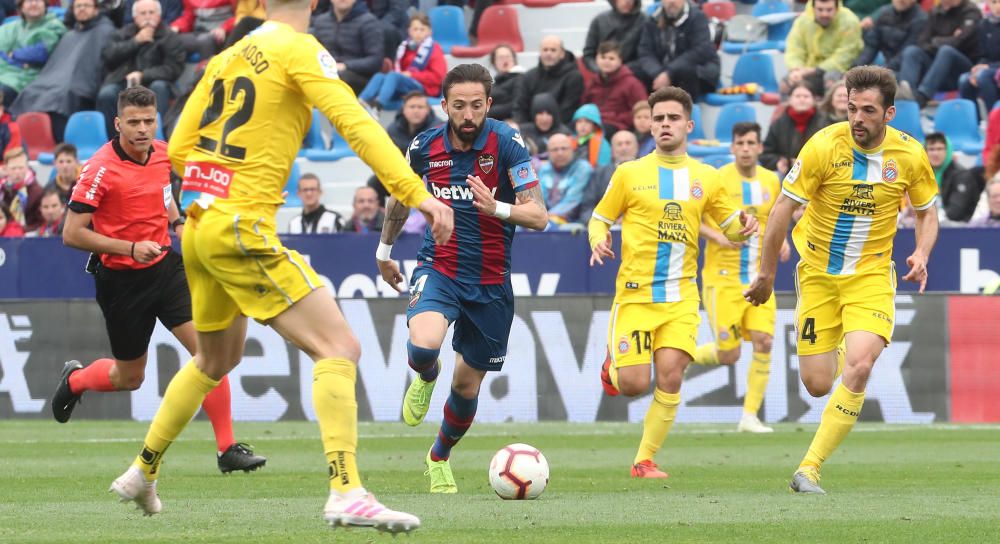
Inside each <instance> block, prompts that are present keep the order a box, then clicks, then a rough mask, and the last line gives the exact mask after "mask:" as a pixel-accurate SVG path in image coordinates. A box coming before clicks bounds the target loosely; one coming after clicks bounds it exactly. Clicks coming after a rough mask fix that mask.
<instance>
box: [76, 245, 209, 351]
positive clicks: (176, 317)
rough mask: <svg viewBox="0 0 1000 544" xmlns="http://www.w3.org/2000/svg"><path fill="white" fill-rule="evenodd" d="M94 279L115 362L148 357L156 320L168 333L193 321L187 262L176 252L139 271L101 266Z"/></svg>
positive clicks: (169, 252) (171, 252)
mask: <svg viewBox="0 0 1000 544" xmlns="http://www.w3.org/2000/svg"><path fill="white" fill-rule="evenodd" d="M94 278H95V279H94V283H95V284H96V287H97V303H98V304H99V305H100V306H101V312H103V313H104V323H105V326H106V327H107V329H108V339H109V340H110V341H111V353H112V355H114V356H115V359H118V360H120V361H131V360H132V359H138V358H139V357H141V356H142V355H143V354H145V353H146V351H147V350H148V349H149V339H150V337H151V336H152V335H153V328H154V327H156V320H157V319H159V320H160V323H163V326H164V327H166V328H167V329H173V328H174V327H177V326H178V325H183V324H184V323H187V322H188V321H191V293H190V291H188V286H187V279H186V278H185V277H184V261H183V260H182V259H181V256H180V255H178V254H177V253H176V252H175V251H168V252H167V256H166V257H164V258H163V259H162V260H161V261H160V262H158V263H156V264H154V265H153V266H150V267H149V268H143V269H139V270H111V269H109V268H105V267H103V266H98V267H97V272H96V274H95V275H94Z"/></svg>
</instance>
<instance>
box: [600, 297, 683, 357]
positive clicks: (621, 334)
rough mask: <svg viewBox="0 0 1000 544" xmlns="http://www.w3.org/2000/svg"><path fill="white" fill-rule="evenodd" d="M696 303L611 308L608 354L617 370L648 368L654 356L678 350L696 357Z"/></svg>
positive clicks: (615, 305) (662, 303) (617, 306)
mask: <svg viewBox="0 0 1000 544" xmlns="http://www.w3.org/2000/svg"><path fill="white" fill-rule="evenodd" d="M699 324H701V315H700V314H699V313H698V301H697V300H684V301H681V302H660V303H649V304H636V303H632V304H619V303H615V304H614V306H612V307H611V319H610V320H609V322H608V351H609V353H610V354H611V362H612V363H614V365H615V366H616V367H618V368H621V367H623V366H632V365H648V364H650V363H652V362H653V352H655V351H656V350H658V349H661V348H675V349H679V350H681V351H684V352H687V354H688V355H690V356H691V357H694V349H695V347H696V346H697V345H698V325H699Z"/></svg>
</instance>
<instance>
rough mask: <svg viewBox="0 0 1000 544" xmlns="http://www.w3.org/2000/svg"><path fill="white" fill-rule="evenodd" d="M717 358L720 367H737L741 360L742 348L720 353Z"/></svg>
mask: <svg viewBox="0 0 1000 544" xmlns="http://www.w3.org/2000/svg"><path fill="white" fill-rule="evenodd" d="M717 356H718V358H719V364H720V365H735V364H736V361H739V360H740V348H735V349H730V350H726V351H720V352H718V354H717Z"/></svg>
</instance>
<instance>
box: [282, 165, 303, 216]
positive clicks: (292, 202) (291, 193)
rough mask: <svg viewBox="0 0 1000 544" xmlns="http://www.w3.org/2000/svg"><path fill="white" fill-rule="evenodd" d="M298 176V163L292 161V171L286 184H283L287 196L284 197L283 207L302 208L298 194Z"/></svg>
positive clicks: (299, 173)
mask: <svg viewBox="0 0 1000 544" xmlns="http://www.w3.org/2000/svg"><path fill="white" fill-rule="evenodd" d="M300 175H301V172H300V169H299V163H298V162H296V161H292V171H291V172H290V173H289V174H288V182H287V183H285V190H286V191H288V196H286V197H285V204H284V205H285V207H298V208H301V207H302V200H301V199H300V198H299V194H298V193H299V176H300Z"/></svg>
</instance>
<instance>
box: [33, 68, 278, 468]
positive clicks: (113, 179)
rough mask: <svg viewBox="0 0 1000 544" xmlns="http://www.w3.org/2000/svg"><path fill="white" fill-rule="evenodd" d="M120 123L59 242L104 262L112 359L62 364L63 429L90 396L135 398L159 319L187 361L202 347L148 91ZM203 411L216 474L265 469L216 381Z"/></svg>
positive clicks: (94, 161)
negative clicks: (177, 248)
mask: <svg viewBox="0 0 1000 544" xmlns="http://www.w3.org/2000/svg"><path fill="white" fill-rule="evenodd" d="M114 123H115V127H116V129H117V130H118V132H119V135H118V137H117V138H114V139H113V140H111V141H110V142H108V143H106V144H104V146H103V147H101V148H100V149H98V150H97V153H96V154H95V155H94V156H93V157H91V158H90V160H88V161H87V164H86V166H84V167H83V171H82V172H81V173H80V178H79V182H78V183H77V184H76V187H75V188H74V190H73V194H72V198H71V199H70V203H69V211H68V212H67V215H66V224H65V226H64V228H63V243H65V244H66V245H68V246H71V247H75V248H77V249H83V250H87V251H91V252H93V253H94V254H97V255H100V260H99V261H95V262H93V270H92V272H93V274H94V284H95V287H96V289H97V303H98V304H99V305H100V307H101V311H102V312H103V314H104V322H105V325H106V327H107V331H108V339H109V340H110V342H111V353H112V355H114V357H115V358H114V359H98V360H96V361H94V362H92V363H91V364H89V365H87V366H86V367H84V366H83V365H81V364H80V362H79V361H69V362H68V363H66V366H65V367H64V368H63V372H62V377H61V379H60V381H59V386H58V388H57V389H56V392H55V395H54V396H53V397H52V415H53V416H54V417H55V419H56V421H58V422H60V423H65V422H67V421H69V419H70V416H72V414H73V408H74V407H76V403H77V402H79V400H80V396H81V395H83V393H84V392H85V391H134V390H136V389H138V388H139V386H140V385H142V381H143V378H144V376H145V372H146V356H147V350H148V349H149V339H150V337H151V336H152V334H153V328H154V327H155V326H156V320H157V318H159V320H160V322H161V323H163V326H164V327H166V328H167V329H169V330H170V332H172V333H173V335H174V336H176V337H177V339H178V340H180V342H181V344H183V345H184V348H185V349H186V350H188V352H189V353H194V352H195V348H196V337H195V332H194V326H193V325H192V324H191V295H190V293H189V292H188V286H187V281H186V280H185V279H184V263H183V262H181V257H180V255H178V254H177V253H176V252H174V251H171V250H170V236H169V235H168V234H167V226H168V224H169V225H170V226H172V227H173V228H174V229H175V230H176V231H177V233H178V234H180V233H181V229H182V228H183V227H182V225H183V220H182V219H181V217H180V213H178V211H177V204H176V203H175V202H174V199H173V197H172V196H171V192H170V161H169V159H168V158H167V144H166V143H164V142H160V141H155V140H154V139H153V135H154V134H155V133H156V95H155V94H154V93H153V92H152V91H150V90H149V89H147V88H145V87H133V88H131V89H128V90H125V91H122V92H121V93H119V95H118V116H117V117H115V119H114ZM91 222H93V225H94V228H93V230H91V229H89V228H88V226H89V225H90V224H91ZM93 259H94V258H93V257H92V261H93ZM202 407H203V408H204V409H205V414H206V415H207V416H208V419H209V421H211V422H212V428H213V429H214V430H215V440H216V445H217V446H218V456H217V457H218V466H219V470H221V471H222V472H224V473H228V472H232V471H234V470H244V471H250V470H255V469H257V468H259V467H262V466H264V463H265V462H266V461H267V460H266V459H265V458H264V457H260V456H257V455H254V454H253V452H252V451H250V449H249V447H248V446H247V445H246V444H240V443H237V442H236V441H235V440H234V439H233V421H232V414H231V412H230V394H229V381H228V380H225V379H224V380H222V381H220V382H219V386H218V387H216V388H215V389H213V390H212V391H211V392H210V393H209V394H208V395H207V396H206V397H205V400H204V402H203V403H202Z"/></svg>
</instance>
